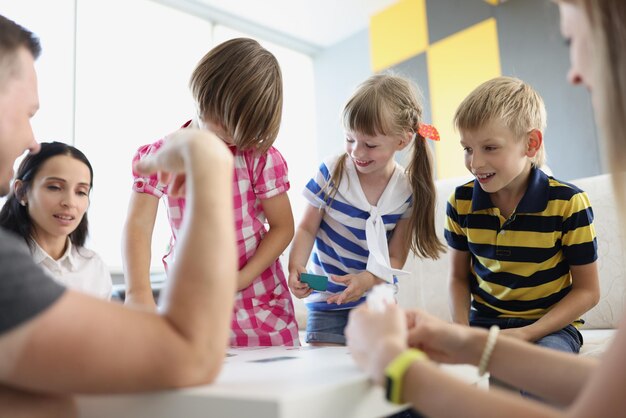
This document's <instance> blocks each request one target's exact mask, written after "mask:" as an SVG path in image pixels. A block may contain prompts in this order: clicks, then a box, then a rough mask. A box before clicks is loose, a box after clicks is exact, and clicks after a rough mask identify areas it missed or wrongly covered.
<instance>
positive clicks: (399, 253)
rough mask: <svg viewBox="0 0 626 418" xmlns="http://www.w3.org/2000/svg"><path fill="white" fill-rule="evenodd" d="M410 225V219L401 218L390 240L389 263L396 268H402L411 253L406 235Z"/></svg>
mask: <svg viewBox="0 0 626 418" xmlns="http://www.w3.org/2000/svg"><path fill="white" fill-rule="evenodd" d="M408 226H409V221H408V219H400V220H399V221H398V223H397V224H396V227H395V228H394V230H393V235H392V236H391V239H390V240H389V264H391V267H392V268H394V269H402V267H404V263H406V258H407V257H408V255H409V247H408V246H407V245H406V236H407V234H408V233H409V228H408Z"/></svg>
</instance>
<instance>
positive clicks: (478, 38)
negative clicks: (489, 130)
mask: <svg viewBox="0 0 626 418" xmlns="http://www.w3.org/2000/svg"><path fill="white" fill-rule="evenodd" d="M427 65H428V81H429V88H430V105H431V112H432V117H433V121H432V122H433V124H434V125H435V126H436V127H437V129H438V130H439V133H440V134H441V141H440V142H437V143H436V144H435V154H436V161H437V176H438V178H450V177H457V176H463V175H466V174H467V170H466V168H465V165H464V162H463V150H462V148H461V146H460V145H459V141H460V137H459V134H458V133H457V132H455V130H454V127H453V125H452V119H453V117H454V112H455V111H456V108H457V107H458V105H459V104H460V103H461V101H463V99H464V98H465V97H466V96H467V95H468V94H469V93H470V92H471V91H472V90H473V89H474V88H476V87H477V86H478V85H479V84H480V83H482V82H484V81H486V80H488V79H490V78H493V77H497V76H499V75H500V74H501V69H500V52H499V49H498V31H497V28H496V21H495V19H493V18H491V19H487V20H485V21H483V22H481V23H479V24H477V25H474V26H471V27H470V28H468V29H465V30H463V31H461V32H457V33H455V34H454V35H451V36H449V37H447V38H445V39H442V40H441V41H439V42H437V43H435V44H433V45H431V46H430V48H429V49H428V56H427Z"/></svg>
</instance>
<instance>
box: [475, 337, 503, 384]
mask: <svg viewBox="0 0 626 418" xmlns="http://www.w3.org/2000/svg"><path fill="white" fill-rule="evenodd" d="M499 332H500V327H499V326H497V325H492V326H491V328H489V335H488V336H487V343H485V349H484V350H483V354H482V355H481V356H480V361H479V362H478V375H479V376H483V375H484V374H485V373H486V372H487V366H489V359H491V353H493V349H494V348H495V346H496V340H497V339H498V333H499Z"/></svg>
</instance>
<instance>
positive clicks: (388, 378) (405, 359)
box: [385, 348, 428, 404]
mask: <svg viewBox="0 0 626 418" xmlns="http://www.w3.org/2000/svg"><path fill="white" fill-rule="evenodd" d="M423 360H428V356H427V355H426V353H424V352H423V351H421V350H418V349H415V348H411V349H408V350H406V351H404V352H402V353H401V354H399V355H398V356H397V357H396V358H395V359H393V360H392V361H391V363H389V364H388V365H387V367H386V368H385V383H386V388H385V396H386V397H387V400H388V401H389V402H391V403H395V404H403V403H404V402H402V381H403V379H404V375H405V374H406V371H407V370H408V369H409V367H410V366H411V364H413V362H414V361H423Z"/></svg>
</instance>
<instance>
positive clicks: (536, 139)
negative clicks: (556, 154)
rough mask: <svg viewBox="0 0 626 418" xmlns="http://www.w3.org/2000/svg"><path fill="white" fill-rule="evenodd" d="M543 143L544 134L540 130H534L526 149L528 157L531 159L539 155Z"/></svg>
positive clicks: (531, 132)
mask: <svg viewBox="0 0 626 418" xmlns="http://www.w3.org/2000/svg"><path fill="white" fill-rule="evenodd" d="M542 143H543V134H542V133H541V131H540V130H539V129H533V130H532V131H530V133H529V134H528V144H527V148H526V155H527V156H528V157H530V158H532V157H534V156H535V155H537V152H539V149H540V148H541V144H542Z"/></svg>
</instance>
